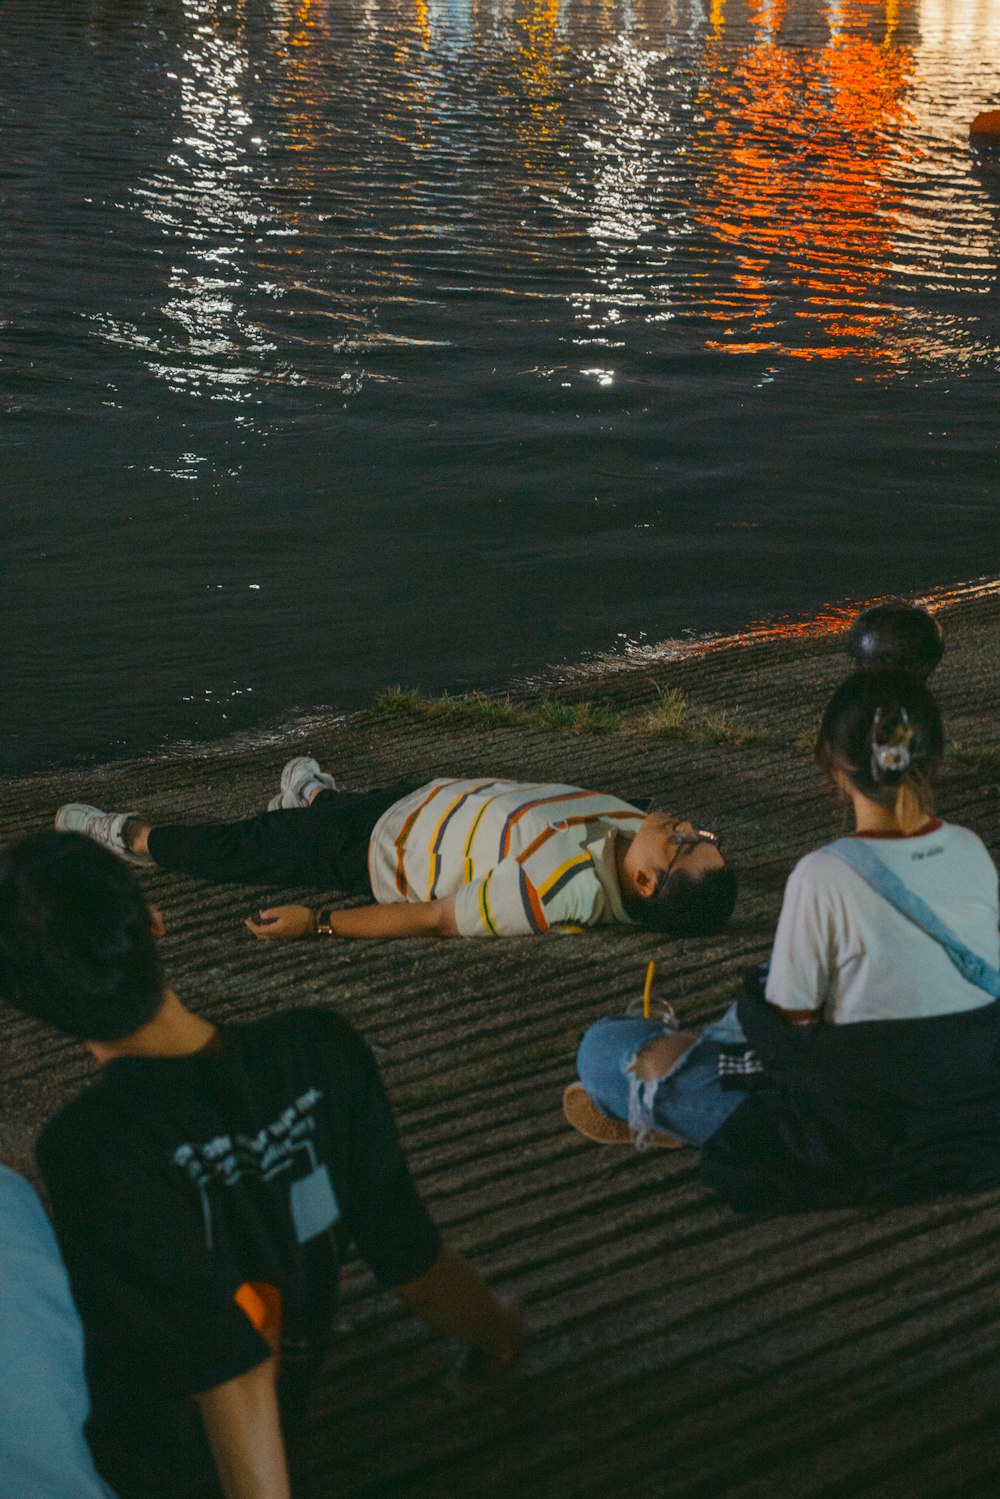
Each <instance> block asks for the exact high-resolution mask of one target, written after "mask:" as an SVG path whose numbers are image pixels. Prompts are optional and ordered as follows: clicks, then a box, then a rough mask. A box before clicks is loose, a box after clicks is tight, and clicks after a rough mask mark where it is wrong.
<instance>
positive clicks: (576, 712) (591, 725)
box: [524, 697, 622, 734]
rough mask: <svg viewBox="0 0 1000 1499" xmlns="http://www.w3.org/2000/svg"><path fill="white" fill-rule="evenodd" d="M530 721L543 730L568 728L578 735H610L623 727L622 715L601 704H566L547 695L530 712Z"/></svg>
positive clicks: (526, 717)
mask: <svg viewBox="0 0 1000 1499" xmlns="http://www.w3.org/2000/svg"><path fill="white" fill-rule="evenodd" d="M524 721H525V722H526V723H535V724H538V725H539V727H540V728H543V729H568V730H570V732H572V733H576V734H610V733H613V732H614V731H615V730H616V729H620V728H621V726H622V716H621V714H620V713H615V712H614V710H613V709H612V708H602V707H601V705H600V703H591V702H582V703H563V702H560V701H559V700H558V699H557V698H551V697H543V698H540V699H539V701H538V702H537V703H536V704H535V705H534V707H533V708H531V709H528V710H527V711H526V715H525V720H524Z"/></svg>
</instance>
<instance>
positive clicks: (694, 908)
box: [624, 869, 736, 937]
mask: <svg viewBox="0 0 1000 1499" xmlns="http://www.w3.org/2000/svg"><path fill="white" fill-rule="evenodd" d="M624 903H625V910H626V911H627V912H628V914H629V916H631V918H632V920H633V921H635V922H638V924H639V926H643V927H646V928H647V929H648V930H649V931H652V932H665V933H666V934H667V936H669V937H714V936H715V934H716V932H721V931H722V928H723V927H724V926H725V924H726V922H727V921H728V920H729V918H730V916H732V914H733V907H734V906H735V904H736V876H735V875H734V874H733V871H732V870H731V869H709V870H707V871H706V873H705V874H702V875H699V876H698V877H697V878H695V877H694V876H693V875H690V874H688V873H687V871H686V870H682V869H679V870H678V871H677V872H676V874H672V875H671V876H670V878H669V879H668V880H665V881H664V882H663V884H662V885H661V886H660V887H659V888H658V889H657V890H654V892H653V894H652V895H637V894H636V893H635V892H631V893H629V894H628V895H627V896H626V897H625V902H624Z"/></svg>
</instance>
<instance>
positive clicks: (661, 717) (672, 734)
mask: <svg viewBox="0 0 1000 1499" xmlns="http://www.w3.org/2000/svg"><path fill="white" fill-rule="evenodd" d="M656 695H657V698H658V699H659V701H658V702H657V703H656V704H655V705H654V706H653V707H652V708H650V710H649V712H648V713H647V714H646V715H645V716H644V717H643V718H642V719H641V720H640V722H639V725H638V727H639V729H640V731H641V732H642V733H644V734H659V735H662V736H663V737H664V738H665V739H676V738H680V737H681V735H683V734H684V732H685V730H686V726H687V717H688V700H687V698H686V697H685V696H684V694H683V692H681V690H680V688H679V687H657V689H656Z"/></svg>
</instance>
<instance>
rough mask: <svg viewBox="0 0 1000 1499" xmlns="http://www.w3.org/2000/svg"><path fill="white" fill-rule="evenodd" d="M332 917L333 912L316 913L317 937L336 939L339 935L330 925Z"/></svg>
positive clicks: (315, 929)
mask: <svg viewBox="0 0 1000 1499" xmlns="http://www.w3.org/2000/svg"><path fill="white" fill-rule="evenodd" d="M332 915H333V912H332V911H317V912H316V925H315V927H314V931H315V933H316V935H317V937H335V936H336V935H337V934H336V932H335V931H334V930H333V927H332V926H331V925H330V917H331V916H332Z"/></svg>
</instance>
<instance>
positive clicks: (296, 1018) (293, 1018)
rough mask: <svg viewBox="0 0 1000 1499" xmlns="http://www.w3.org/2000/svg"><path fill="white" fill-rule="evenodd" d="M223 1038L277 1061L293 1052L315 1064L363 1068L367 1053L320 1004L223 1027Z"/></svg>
mask: <svg viewBox="0 0 1000 1499" xmlns="http://www.w3.org/2000/svg"><path fill="white" fill-rule="evenodd" d="M226 1029H227V1036H228V1037H229V1038H231V1040H232V1041H233V1042H235V1044H236V1045H237V1046H238V1047H239V1048H240V1049H241V1050H242V1051H244V1052H246V1051H253V1052H255V1053H257V1054H259V1055H262V1057H263V1058H265V1059H266V1058H268V1057H271V1058H275V1059H276V1058H277V1057H278V1056H279V1055H280V1054H282V1053H286V1054H287V1053H288V1052H294V1053H298V1054H300V1055H304V1056H307V1057H311V1058H314V1059H316V1060H317V1061H320V1060H321V1061H324V1062H327V1063H331V1062H333V1061H338V1062H340V1063H341V1064H343V1065H346V1066H353V1067H357V1066H359V1065H360V1066H365V1065H367V1063H368V1061H369V1060H370V1057H371V1053H370V1051H369V1049H368V1046H367V1045H366V1043H365V1041H364V1039H363V1037H362V1036H361V1035H360V1034H359V1032H358V1031H356V1030H355V1028H354V1026H353V1025H351V1023H350V1021H349V1020H345V1019H344V1017H343V1015H338V1014H337V1012H336V1010H328V1009H325V1008H323V1007H322V1006H321V1005H302V1006H299V1007H297V1008H296V1009H293V1010H283V1011H282V1012H281V1013H280V1014H279V1015H268V1016H266V1017H265V1018H264V1019H262V1020H251V1021H247V1022H243V1023H238V1024H235V1025H230V1026H228V1027H227V1028H226Z"/></svg>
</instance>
